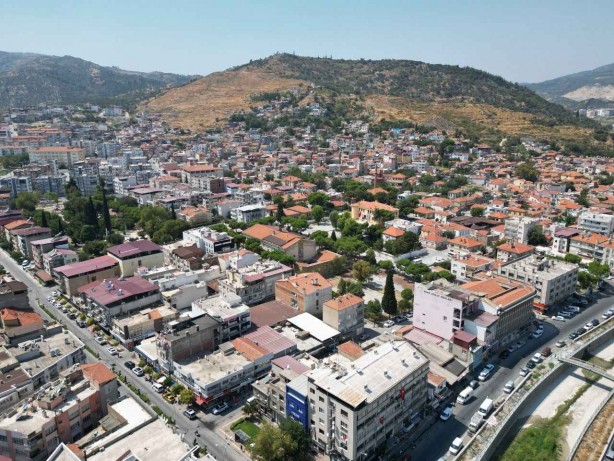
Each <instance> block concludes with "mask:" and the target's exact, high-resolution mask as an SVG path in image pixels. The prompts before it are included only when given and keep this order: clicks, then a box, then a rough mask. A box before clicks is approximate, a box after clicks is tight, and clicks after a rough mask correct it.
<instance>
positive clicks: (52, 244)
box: [30, 236, 68, 269]
mask: <svg viewBox="0 0 614 461" xmlns="http://www.w3.org/2000/svg"><path fill="white" fill-rule="evenodd" d="M30 246H31V248H32V260H33V261H34V265H35V266H36V267H37V268H38V269H42V267H43V257H44V255H45V254H46V253H48V252H50V251H51V250H53V249H54V248H62V249H67V248H68V237H66V236H61V237H49V238H46V239H41V240H32V241H31V242H30Z"/></svg>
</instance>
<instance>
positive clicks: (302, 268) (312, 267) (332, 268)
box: [296, 250, 343, 277]
mask: <svg viewBox="0 0 614 461" xmlns="http://www.w3.org/2000/svg"><path fill="white" fill-rule="evenodd" d="M341 257H342V256H341V255H340V254H339V253H335V252H334V251H329V250H322V251H320V252H319V253H318V254H317V255H316V257H315V258H314V259H312V260H311V261H310V262H300V261H299V262H297V263H296V268H297V271H298V273H299V274H303V273H305V272H318V273H320V274H322V275H323V276H324V277H332V276H334V275H337V271H338V267H339V265H337V264H336V262H335V261H337V258H341ZM338 262H341V261H338ZM341 267H343V265H341Z"/></svg>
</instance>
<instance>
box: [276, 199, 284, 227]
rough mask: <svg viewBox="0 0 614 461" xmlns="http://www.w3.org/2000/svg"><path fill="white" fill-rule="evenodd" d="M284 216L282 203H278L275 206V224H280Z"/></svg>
mask: <svg viewBox="0 0 614 461" xmlns="http://www.w3.org/2000/svg"><path fill="white" fill-rule="evenodd" d="M285 216H286V214H285V213H284V204H283V203H282V202H279V203H278V204H277V213H276V214H275V219H277V222H281V221H282V219H284V217H285Z"/></svg>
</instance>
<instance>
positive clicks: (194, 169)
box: [181, 163, 224, 192]
mask: <svg viewBox="0 0 614 461" xmlns="http://www.w3.org/2000/svg"><path fill="white" fill-rule="evenodd" d="M223 176H224V170H223V169H222V168H220V167H215V166H213V165H207V164H204V163H198V164H196V165H182V166H181V181H182V182H185V183H188V184H190V185H192V186H194V187H201V186H204V185H205V184H209V181H204V182H203V181H202V180H203V179H207V180H208V179H216V178H222V177H223ZM214 187H215V184H214ZM203 190H206V189H203ZM211 192H214V191H213V190H212V191H211Z"/></svg>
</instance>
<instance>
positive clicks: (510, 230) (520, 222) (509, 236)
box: [504, 217, 539, 244]
mask: <svg viewBox="0 0 614 461" xmlns="http://www.w3.org/2000/svg"><path fill="white" fill-rule="evenodd" d="M538 222H539V220H537V219H534V218H526V217H522V218H510V219H506V220H505V234H504V236H505V239H506V240H508V241H515V242H518V243H524V244H527V243H529V232H530V231H531V229H533V228H534V227H535V226H537V223H538Z"/></svg>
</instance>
